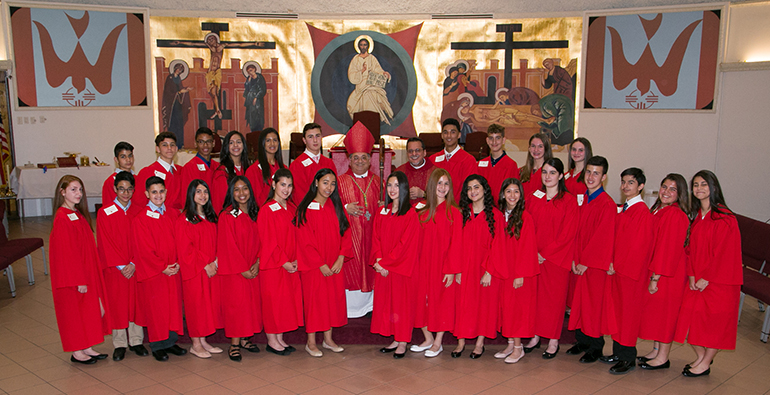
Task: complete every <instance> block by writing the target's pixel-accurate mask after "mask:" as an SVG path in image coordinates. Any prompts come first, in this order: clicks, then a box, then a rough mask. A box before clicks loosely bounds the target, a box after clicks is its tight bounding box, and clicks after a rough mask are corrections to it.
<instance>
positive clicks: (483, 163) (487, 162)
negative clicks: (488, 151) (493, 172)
mask: <svg viewBox="0 0 770 395" xmlns="http://www.w3.org/2000/svg"><path fill="white" fill-rule="evenodd" d="M479 167H489V161H488V160H483V161H481V162H479Z"/></svg>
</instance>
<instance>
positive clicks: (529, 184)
mask: <svg viewBox="0 0 770 395" xmlns="http://www.w3.org/2000/svg"><path fill="white" fill-rule="evenodd" d="M519 172H521V169H519ZM521 186H522V187H523V188H524V196H529V195H531V194H532V193H533V192H535V191H539V190H540V189H541V188H542V187H543V168H542V167H540V168H539V169H537V170H535V171H534V172H532V175H530V176H529V181H523V182H522V183H521ZM495 197H496V196H495Z"/></svg>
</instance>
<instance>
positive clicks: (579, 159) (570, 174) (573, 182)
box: [564, 137, 594, 307]
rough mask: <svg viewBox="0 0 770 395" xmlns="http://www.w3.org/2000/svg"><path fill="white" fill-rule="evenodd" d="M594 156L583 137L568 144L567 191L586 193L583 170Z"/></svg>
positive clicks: (572, 281) (571, 284)
mask: <svg viewBox="0 0 770 395" xmlns="http://www.w3.org/2000/svg"><path fill="white" fill-rule="evenodd" d="M593 156H594V153H593V149H592V148H591V142H590V141H588V139H587V138H585V137H578V138H576V139H575V140H573V141H572V142H571V143H570V144H569V159H568V160H567V168H568V170H567V172H566V173H564V186H566V187H567V190H568V191H569V193H571V194H573V195H575V196H578V195H581V194H584V193H586V189H587V188H586V184H585V175H584V174H583V170H585V168H586V163H588V160H589V159H591V157H593ZM577 280H578V275H577V274H575V273H570V275H569V289H568V290H567V307H572V297H573V295H574V294H575V284H576V283H577Z"/></svg>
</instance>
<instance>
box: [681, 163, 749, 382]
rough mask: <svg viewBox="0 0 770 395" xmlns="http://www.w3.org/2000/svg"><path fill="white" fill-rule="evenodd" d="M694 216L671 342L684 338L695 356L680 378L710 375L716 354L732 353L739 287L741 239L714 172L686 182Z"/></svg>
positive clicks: (740, 278)
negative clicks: (685, 286)
mask: <svg viewBox="0 0 770 395" xmlns="http://www.w3.org/2000/svg"><path fill="white" fill-rule="evenodd" d="M691 188H692V197H691V199H692V203H693V205H692V208H691V209H690V215H691V217H694V219H693V222H692V226H691V227H690V242H689V245H688V247H687V253H688V260H687V276H688V280H689V288H688V289H686V290H685V295H684V300H683V302H682V309H681V311H680V314H679V321H677V326H676V333H675V335H674V340H675V341H677V342H679V343H684V341H685V339H686V340H687V342H688V343H690V345H692V348H693V349H694V350H695V354H696V356H697V358H696V359H695V361H694V362H692V363H690V364H688V365H686V366H685V368H684V370H683V371H682V374H683V375H684V376H686V377H698V376H704V375H707V374H709V373H711V369H710V367H709V365H711V361H712V360H713V359H714V356H715V355H716V353H717V351H719V350H734V349H735V342H736V339H737V336H738V333H737V331H738V304H739V303H740V293H741V285H742V284H743V265H742V259H741V235H740V231H739V230H738V221H737V220H736V219H735V215H734V214H733V213H732V211H730V209H729V208H727V205H726V204H725V198H724V196H723V195H722V187H721V186H720V185H719V180H718V179H717V176H716V175H714V173H712V172H710V171H708V170H701V171H699V172H697V173H695V176H693V178H692V182H691Z"/></svg>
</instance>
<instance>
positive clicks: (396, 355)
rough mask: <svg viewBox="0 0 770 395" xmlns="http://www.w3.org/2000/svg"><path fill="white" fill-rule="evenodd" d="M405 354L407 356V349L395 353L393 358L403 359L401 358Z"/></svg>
mask: <svg viewBox="0 0 770 395" xmlns="http://www.w3.org/2000/svg"><path fill="white" fill-rule="evenodd" d="M405 356H406V351H404V352H402V353H401V354H399V353H397V352H394V353H393V358H395V359H401V358H403V357H405Z"/></svg>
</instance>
